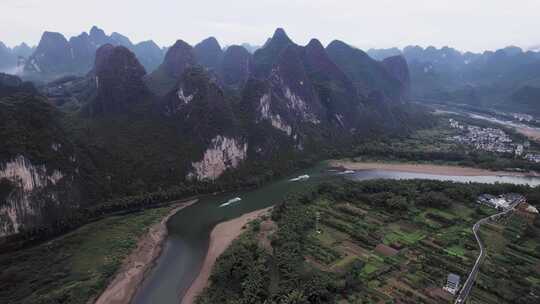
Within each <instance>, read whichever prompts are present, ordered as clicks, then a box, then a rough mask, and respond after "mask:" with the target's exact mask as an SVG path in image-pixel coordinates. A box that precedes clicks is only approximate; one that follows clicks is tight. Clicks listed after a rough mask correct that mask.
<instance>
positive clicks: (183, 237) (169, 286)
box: [132, 165, 540, 304]
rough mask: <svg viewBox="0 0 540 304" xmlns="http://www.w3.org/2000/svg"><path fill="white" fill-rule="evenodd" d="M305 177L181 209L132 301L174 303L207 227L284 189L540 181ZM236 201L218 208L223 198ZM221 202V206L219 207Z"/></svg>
mask: <svg viewBox="0 0 540 304" xmlns="http://www.w3.org/2000/svg"><path fill="white" fill-rule="evenodd" d="M304 174H307V175H309V176H310V178H309V179H307V180H299V181H291V179H292V178H293V177H289V178H287V179H283V180H279V181H276V182H273V183H270V184H268V185H266V186H264V187H261V188H259V189H256V190H253V191H244V192H238V193H229V194H224V195H215V196H206V197H203V198H201V199H200V200H199V202H198V203H196V204H194V205H192V206H190V207H187V208H185V209H184V210H182V211H180V212H179V213H177V214H176V215H175V216H173V217H172V218H171V219H170V220H169V222H168V229H169V235H168V238H167V240H166V242H165V244H164V248H163V251H162V254H161V256H160V257H159V259H158V260H157V262H156V265H155V267H154V269H153V270H152V271H151V273H150V274H149V276H148V277H147V278H146V280H145V282H144V283H143V285H142V286H141V287H140V288H139V290H138V292H137V294H136V296H135V298H134V299H133V302H132V303H135V304H150V303H160V304H178V303H180V300H181V298H182V297H183V295H184V294H185V292H186V291H187V289H188V288H189V286H190V285H191V283H192V282H193V280H195V278H196V277H197V275H198V273H199V270H200V269H201V267H202V263H203V261H204V258H205V256H206V251H207V250H208V245H209V236H210V232H211V230H212V228H213V227H214V226H215V225H216V224H218V223H220V222H223V221H227V220H230V219H233V218H236V217H239V216H240V215H242V214H244V213H248V212H251V211H255V210H258V209H263V208H266V207H269V206H272V205H274V204H276V203H277V202H279V201H281V200H282V199H284V198H285V196H286V195H287V194H288V193H291V192H293V191H297V190H298V191H300V190H302V189H305V188H307V187H309V186H312V185H315V184H317V183H320V182H321V181H328V180H332V179H336V178H340V177H346V178H349V179H353V180H368V179H377V178H385V179H415V178H418V179H436V180H450V181H457V182H482V183H495V182H501V183H516V184H529V185H533V186H536V185H540V178H534V177H513V176H447V175H431V174H421V173H406V172H397V171H381V170H363V171H356V172H355V173H352V174H341V173H339V172H332V171H328V170H327V168H326V167H325V166H323V165H320V166H317V167H315V168H312V169H309V170H306V171H305V172H300V173H298V174H297V175H304ZM236 197H239V198H241V199H242V200H241V201H237V202H234V203H231V204H229V205H226V206H222V205H223V204H224V203H226V202H228V201H229V200H231V199H233V198H236ZM220 206H221V207H220Z"/></svg>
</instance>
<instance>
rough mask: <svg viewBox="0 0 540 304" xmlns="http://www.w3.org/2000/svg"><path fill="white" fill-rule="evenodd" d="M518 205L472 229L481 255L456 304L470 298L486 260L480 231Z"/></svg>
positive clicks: (460, 303)
mask: <svg viewBox="0 0 540 304" xmlns="http://www.w3.org/2000/svg"><path fill="white" fill-rule="evenodd" d="M517 204H518V203H515V204H513V205H512V206H510V208H508V209H507V210H505V211H503V212H500V213H497V214H494V215H491V216H488V217H486V218H483V219H481V220H479V221H478V222H476V223H475V224H474V226H473V228H472V231H473V233H474V237H475V238H476V242H478V247H480V254H479V255H478V258H477V259H476V262H475V263H474V266H473V268H472V270H471V273H470V274H469V277H467V280H466V281H465V284H463V288H461V291H460V292H459V295H458V297H457V298H456V301H455V302H454V303H455V304H463V303H465V301H466V300H467V297H468V296H469V294H470V292H471V290H472V288H473V286H474V282H475V280H476V276H477V275H478V271H479V270H480V265H481V264H482V261H483V260H484V257H485V256H486V249H485V247H484V244H483V243H482V240H481V239H480V235H479V234H478V230H479V229H480V226H481V225H482V224H484V223H486V222H488V221H489V220H492V219H493V220H495V219H497V218H498V217H500V216H502V215H506V214H508V213H510V212H512V211H513V210H514V208H515V207H516V205H517Z"/></svg>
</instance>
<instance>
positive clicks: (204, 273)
mask: <svg viewBox="0 0 540 304" xmlns="http://www.w3.org/2000/svg"><path fill="white" fill-rule="evenodd" d="M270 209H271V208H266V209H262V210H257V211H254V212H251V213H246V214H244V215H242V216H241V217H238V218H235V219H233V220H230V221H228V222H223V223H220V224H218V225H217V226H216V227H214V229H213V230H212V232H211V234H210V245H209V247H208V252H207V253H206V257H205V259H204V262H203V266H202V268H201V271H200V272H199V275H198V276H197V278H196V279H195V281H194V282H193V283H192V284H191V287H189V289H188V291H187V292H186V294H185V295H184V298H183V299H182V302H181V304H192V303H194V302H195V299H196V298H197V296H198V295H199V294H200V293H201V292H202V291H203V290H204V288H205V287H206V286H207V285H208V279H209V278H210V274H211V273H212V268H213V267H214V264H215V263H216V260H217V258H218V257H219V256H220V255H221V254H222V253H223V252H224V251H225V250H226V249H227V248H228V247H229V245H231V243H232V242H233V241H234V239H236V238H237V237H238V236H240V234H241V233H242V229H243V227H244V226H246V224H247V223H249V222H250V221H252V220H254V219H256V218H258V217H260V216H262V215H263V214H266V213H267V212H268V211H269V210H270Z"/></svg>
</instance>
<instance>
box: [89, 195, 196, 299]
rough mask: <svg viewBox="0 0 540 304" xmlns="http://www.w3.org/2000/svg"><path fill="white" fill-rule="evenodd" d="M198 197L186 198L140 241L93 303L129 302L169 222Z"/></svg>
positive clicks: (148, 269) (165, 236)
mask: <svg viewBox="0 0 540 304" xmlns="http://www.w3.org/2000/svg"><path fill="white" fill-rule="evenodd" d="M197 201H198V200H197V199H192V200H188V201H183V202H180V203H177V204H174V205H173V206H176V207H175V208H174V209H172V210H171V211H170V212H169V213H168V214H167V215H166V216H165V217H164V218H162V219H161V221H159V222H158V223H156V224H154V225H152V226H151V227H150V228H149V229H148V232H147V233H146V234H144V235H142V236H141V237H140V238H139V240H138V241H137V247H136V248H135V249H133V250H132V252H131V253H130V254H129V255H128V256H127V257H126V258H125V259H124V261H123V262H122V266H121V267H120V269H119V270H118V271H117V272H116V274H115V275H114V278H113V279H112V281H110V282H109V284H108V285H107V288H106V289H105V290H104V291H103V292H102V293H101V294H100V295H99V296H98V297H97V299H95V301H94V302H93V303H94V304H129V303H130V302H131V300H132V299H133V297H134V296H135V293H136V292H137V289H138V287H139V286H140V285H141V284H142V282H143V281H144V279H145V277H146V275H147V273H148V272H149V271H150V270H151V269H152V268H153V266H154V262H155V260H156V259H157V258H158V257H159V256H160V254H161V251H162V249H163V244H164V241H165V240H166V238H167V221H168V220H169V219H170V218H171V217H172V216H173V215H175V214H176V213H178V211H180V210H182V209H184V208H186V207H188V206H191V205H193V204H194V203H196V202H197Z"/></svg>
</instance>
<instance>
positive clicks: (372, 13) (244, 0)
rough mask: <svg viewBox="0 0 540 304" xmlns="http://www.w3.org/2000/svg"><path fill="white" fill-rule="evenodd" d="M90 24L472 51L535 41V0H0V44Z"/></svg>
mask: <svg viewBox="0 0 540 304" xmlns="http://www.w3.org/2000/svg"><path fill="white" fill-rule="evenodd" d="M94 24H95V25H98V26H99V27H101V28H103V29H104V30H105V31H106V32H107V33H111V32H113V31H116V32H119V33H122V34H124V35H126V36H128V37H129V38H131V39H132V41H134V42H139V41H142V40H148V39H153V40H154V41H156V42H157V43H158V44H159V45H170V44H172V43H173V42H174V41H175V40H176V39H178V38H181V39H184V40H186V41H187V42H189V43H192V44H193V43H196V42H198V41H200V40H202V39H203V38H205V37H208V36H215V37H216V38H218V40H219V41H220V43H221V44H224V45H225V44H232V43H241V42H250V43H252V44H262V43H264V41H265V40H266V38H267V37H268V36H270V35H271V34H272V32H273V31H274V29H275V28H276V27H283V28H285V30H286V31H287V33H288V34H289V36H290V37H291V38H292V39H293V40H295V41H296V42H297V43H300V44H305V43H307V42H308V41H309V39H310V38H312V37H315V38H319V39H320V40H321V41H322V42H323V43H324V44H326V43H328V42H330V41H331V40H333V39H341V40H344V41H346V42H348V43H349V44H352V45H355V46H358V47H361V48H369V47H390V46H398V47H402V46H405V45H409V44H419V45H422V46H427V45H435V46H437V47H441V46H444V45H449V46H453V47H456V48H458V49H461V50H473V51H480V50H485V49H496V48H500V47H504V46H506V45H511V44H513V45H518V46H521V47H524V48H528V47H530V46H533V45H538V44H540V0H513V1H512V0H393V1H391V0H214V1H209V0H188V1H180V0H0V41H4V43H6V44H8V45H10V46H13V45H15V44H18V43H20V42H22V41H26V42H28V43H30V44H37V43H38V41H39V38H40V36H41V33H42V32H43V31H44V30H50V31H58V32H61V33H63V34H64V35H65V36H66V37H68V38H69V37H70V36H72V35H77V34H79V33H81V32H82V31H88V30H89V29H90V27H91V26H92V25H94Z"/></svg>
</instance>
